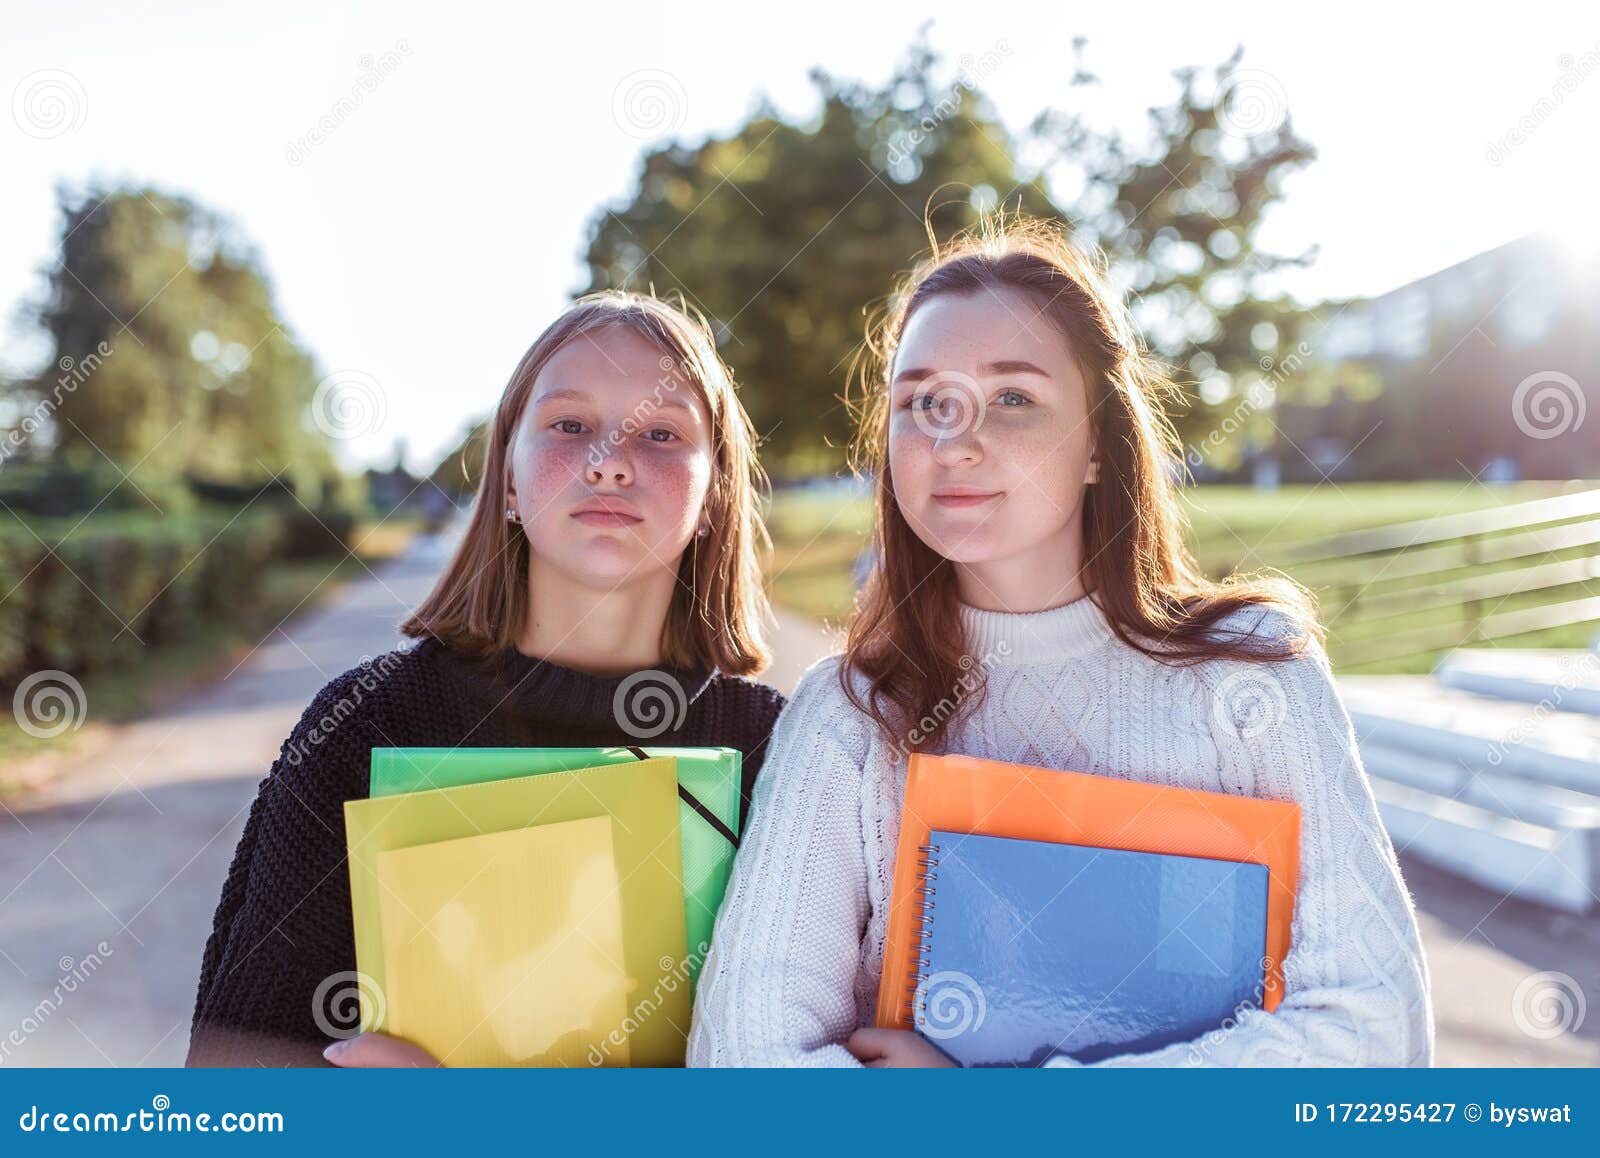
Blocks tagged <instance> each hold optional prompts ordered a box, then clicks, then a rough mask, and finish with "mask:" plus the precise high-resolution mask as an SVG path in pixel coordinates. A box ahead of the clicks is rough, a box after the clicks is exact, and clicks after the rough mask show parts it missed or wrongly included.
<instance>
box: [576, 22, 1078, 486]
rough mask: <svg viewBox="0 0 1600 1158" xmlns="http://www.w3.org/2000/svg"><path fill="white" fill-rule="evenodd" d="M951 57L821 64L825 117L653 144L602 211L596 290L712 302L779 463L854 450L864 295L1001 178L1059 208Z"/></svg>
mask: <svg viewBox="0 0 1600 1158" xmlns="http://www.w3.org/2000/svg"><path fill="white" fill-rule="evenodd" d="M936 64H937V58H936V56H935V55H934V54H933V52H932V51H931V50H930V49H928V48H927V47H926V45H924V44H918V45H917V46H915V47H914V48H913V50H912V52H911V53H910V55H909V57H908V59H907V60H906V61H905V62H904V63H903V64H902V65H900V66H899V67H898V68H897V69H896V71H895V73H894V76H893V77H892V78H891V79H890V81H889V83H888V84H887V85H886V86H884V87H882V88H873V87H870V86H867V85H862V84H856V83H845V82H841V81H839V80H836V79H834V78H833V77H830V76H829V75H828V74H826V73H824V72H821V71H820V70H819V71H815V72H813V73H812V78H811V79H812V82H813V84H814V85H815V86H816V89H817V93H818V96H819V98H820V102H821V107H820V110H819V112H818V114H817V117H816V119H815V123H813V124H811V125H809V126H804V125H794V124H789V123H787V122H785V121H784V120H783V119H782V118H780V117H779V116H778V115H777V114H776V113H775V112H774V111H772V110H771V109H770V108H762V109H759V110H758V111H757V112H756V114H755V115H754V116H752V117H751V118H750V120H749V121H748V122H747V123H746V124H744V125H743V126H742V127H741V128H740V129H739V130H738V131H737V132H735V133H733V134H732V135H731V136H730V137H728V138H726V139H715V138H714V139H711V140H707V141H706V142H704V143H703V144H701V145H699V146H695V147H691V146H687V145H682V144H679V143H676V142H674V143H670V144H667V145H664V146H662V147H660V148H657V149H654V150H652V151H650V152H649V153H647V154H646V156H645V157H644V161H643V165H642V169H641V173H640V177H639V184H638V188H637V189H636V190H635V192H634V194H633V196H632V197H631V198H630V199H629V201H628V202H627V203H626V204H624V205H621V206H618V207H615V208H612V209H609V210H607V211H605V212H603V213H601V214H600V215H599V216H598V217H597V219H596V220H595V222H594V224H593V226H592V233H591V237H590V241H589V246H588V264H589V269H590V282H589V285H588V287H587V288H588V289H591V290H593V289H604V288H621V289H641V288H646V287H653V288H654V289H655V290H656V291H657V292H661V291H669V290H675V291H678V292H681V293H682V294H683V295H684V297H685V298H686V300H687V301H688V302H689V303H690V304H692V305H694V306H696V307H698V308H699V309H701V310H702V311H703V312H704V313H705V314H706V315H707V317H708V318H709V320H710V321H711V323H712V325H713V328H714V330H715V332H716V334H717V338H718V343H719V346H720V348H721V351H722V354H723V356H724V357H725V358H726V359H727V360H728V362H729V364H730V365H731V366H732V367H733V369H734V372H735V374H736V376H737V377H738V378H739V380H740V381H741V382H742V383H743V385H744V387H745V389H744V392H743V398H744V402H745V406H746V408H747V409H748V410H749V412H750V415H751V419H752V420H753V421H754V423H755V425H756V429H757V430H758V431H759V432H760V434H761V436H762V438H763V443H764V445H763V455H764V457H765V458H766V459H767V461H768V462H769V464H771V465H774V466H780V467H781V466H787V467H788V468H790V469H796V470H804V469H815V468H817V467H821V466H827V465H832V464H835V463H837V462H838V461H840V459H841V458H842V447H843V446H844V445H845V443H846V441H847V440H848V438H849V436H850V433H851V428H850V418H849V415H848V413H847V410H846V408H845V407H844V406H843V405H842V401H841V396H842V395H843V393H844V385H845V379H846V376H847V372H848V364H849V362H850V357H851V354H852V352H853V351H854V350H855V349H856V347H857V346H858V344H859V343H860V341H861V338H862V334H863V328H864V324H865V313H864V311H865V310H866V309H867V307H868V306H869V305H870V304H871V303H872V302H874V301H875V300H876V299H881V298H882V297H883V296H884V295H885V294H886V292H887V291H888V289H889V287H890V284H891V282H892V281H893V279H894V276H895V274H896V273H897V272H899V271H901V270H903V269H905V268H906V267H907V266H909V265H910V264H911V263H912V262H913V261H914V259H915V258H916V256H917V254H918V252H919V251H921V250H923V249H925V248H926V247H927V245H928V231H929V230H930V229H931V230H932V231H933V232H934V233H935V234H936V235H937V236H939V237H941V238H944V237H949V236H950V235H951V234H952V233H954V232H955V231H956V230H957V229H960V228H962V227H964V226H967V225H970V224H972V223H974V222H975V221H976V220H977V217H978V214H979V211H980V209H982V208H985V207H986V206H988V205H992V204H993V203H994V201H995V199H996V198H997V197H998V196H1000V195H1002V194H1003V195H1009V196H1011V197H1012V198H1013V199H1015V200H1017V201H1018V202H1020V204H1021V206H1022V207H1023V208H1024V209H1026V210H1027V211H1029V212H1034V213H1041V214H1046V213H1050V212H1051V211H1052V206H1051V203H1050V200H1049V198H1048V197H1047V196H1046V195H1045V192H1044V189H1043V187H1042V185H1040V184H1038V183H1037V182H1028V181H1025V182H1022V183H1020V184H1019V183H1018V182H1017V180H1016V161H1015V157H1014V155H1013V149H1012V145H1011V143H1010V141H1009V139H1008V137H1007V134H1006V132H1005V130H1004V129H1003V127H1002V126H1001V125H1000V124H999V123H998V122H997V121H996V120H995V119H994V117H993V116H992V114H991V113H990V111H989V109H988V107H987V103H986V102H985V101H984V99H983V98H982V96H981V95H980V94H979V92H978V90H977V88H976V85H975V80H976V78H975V77H974V76H973V75H970V74H968V75H963V76H962V77H960V78H958V79H957V80H956V81H955V82H953V83H943V82H941V81H940V79H939V77H938V76H937V69H936Z"/></svg>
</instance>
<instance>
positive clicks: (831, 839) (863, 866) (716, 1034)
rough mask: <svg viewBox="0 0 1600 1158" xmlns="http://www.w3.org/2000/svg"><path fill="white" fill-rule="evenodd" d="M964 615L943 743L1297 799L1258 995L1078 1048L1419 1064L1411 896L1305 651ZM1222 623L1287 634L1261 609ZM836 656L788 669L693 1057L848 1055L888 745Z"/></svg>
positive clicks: (702, 1061)
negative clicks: (1283, 926)
mask: <svg viewBox="0 0 1600 1158" xmlns="http://www.w3.org/2000/svg"><path fill="white" fill-rule="evenodd" d="M961 615H962V620H963V627H964V629H965V631H966V640H967V644H968V651H969V653H970V654H971V656H972V657H973V659H974V660H975V661H977V662H979V663H981V664H983V665H984V666H985V667H986V668H987V670H988V693H987V696H986V698H985V699H984V700H983V702H982V703H981V705H980V706H979V708H978V709H977V711H976V712H973V713H967V714H963V715H962V716H961V718H959V719H958V721H957V723H956V724H955V726H953V727H952V729H951V731H950V733H949V734H948V735H947V738H946V740H945V742H944V743H943V744H942V745H941V746H940V748H939V750H940V751H942V752H946V753H950V752H959V753H964V754H966V755H971V756H979V757H984V758H988V759H994V760H1004V761H1009V762H1013V763H1019V764H1032V765H1039V766H1043V767H1048V768H1069V769H1073V770H1076V771H1083V772H1091V773H1094V774H1096V775H1101V776H1117V777H1126V778H1135V777H1136V778H1138V779H1141V780H1147V781H1151V782H1156V783H1161V784H1167V785H1172V786H1178V787H1185V788H1199V789H1205V790H1208V791H1213V792H1230V793H1234V794H1237V795H1249V796H1257V797H1266V798H1271V799H1276V800H1293V801H1297V802H1298V803H1299V804H1300V806H1301V813H1302V815H1301V833H1300V880H1299V895H1298V897H1297V900H1296V904H1295V910H1294V921H1293V925H1292V927H1291V934H1290V936H1291V941H1290V951H1289V955H1288V957H1287V958H1286V959H1285V962H1284V977H1285V996H1284V999H1283V1001H1282V1002H1281V1004H1280V1005H1279V1006H1278V1008H1277V1009H1276V1010H1275V1011H1274V1012H1272V1013H1267V1012H1264V1011H1262V1010H1260V1009H1255V1008H1248V1009H1245V1011H1244V1012H1243V1014H1242V1015H1241V1016H1240V1017H1238V1018H1237V1019H1236V1023H1235V1024H1233V1025H1231V1026H1228V1027H1226V1028H1223V1029H1219V1030H1217V1031H1215V1032H1214V1033H1211V1034H1208V1035H1206V1036H1205V1037H1203V1038H1200V1039H1197V1040H1196V1041H1194V1042H1181V1043H1177V1044H1174V1045H1170V1046H1167V1047H1165V1048H1163V1049H1159V1050H1155V1051H1152V1052H1149V1053H1141V1054H1122V1055H1119V1056H1116V1057H1112V1058H1108V1059H1105V1060H1104V1061H1100V1062H1095V1063H1092V1064H1094V1065H1100V1066H1177V1065H1210V1066H1240V1065H1243V1066H1252V1065H1253V1066H1293V1065H1368V1066H1373V1065H1376V1066H1426V1065H1430V1064H1431V1063H1432V1059H1433V1012H1432V1007H1431V1004H1430V1001H1429V981H1428V971H1427V965H1426V963H1425V961H1424V959H1423V956H1422V947H1421V943H1420V941H1419V938H1418V935H1417V923H1416V915H1415V911H1414V909H1413V907H1412V903H1411V898H1410V896H1409V895H1408V894H1407V892H1406V890H1405V887H1404V885H1403V883H1402V881H1401V878H1400V872H1399V868H1398V866H1397V864H1396V862H1395V856H1394V849H1393V846H1392V844H1391V843H1390V840H1389V837H1388V834H1387V833H1386V832H1385V831H1384V829H1383V827H1382V825H1381V824H1380V822H1379V819H1378V810H1377V805H1376V802H1375V801H1374V799H1373V795H1372V788H1371V786H1370V784H1369V782H1368V780H1367V776H1366V772H1365V770H1364V769H1363V767H1362V765H1361V759H1360V756H1359V754H1358V752H1357V750H1356V747H1355V739H1354V735H1353V733H1352V731H1351V727H1350V719H1349V716H1348V715H1347V714H1346V713H1345V710H1344V705H1343V704H1342V703H1341V701H1340V700H1339V697H1338V693H1337V691H1336V689H1335V687H1334V684H1333V680H1332V677H1331V674H1330V672H1329V669H1328V663H1327V659H1326V657H1325V655H1324V653H1323V652H1322V650H1321V648H1319V647H1315V646H1313V647H1312V649H1311V651H1310V652H1309V653H1308V654H1305V655H1302V656H1300V657H1298V658H1296V659H1292V660H1288V661H1282V662H1278V663H1272V664H1266V665H1259V664H1251V663H1247V662H1242V661H1231V660H1212V661H1207V662H1204V663H1200V664H1197V665H1193V666H1189V667H1179V666H1169V665H1165V664H1161V663H1158V662H1157V661H1155V660H1153V659H1151V658H1149V657H1148V656H1145V655H1143V654H1141V653H1140V652H1138V651H1136V650H1134V649H1132V648H1129V647H1128V646H1126V645H1125V644H1123V643H1122V642H1121V641H1120V640H1118V639H1117V638H1116V637H1115V636H1114V635H1113V634H1112V632H1111V629H1110V626H1109V625H1108V624H1107V622H1106V619H1105V617H1104V614H1103V613H1102V612H1101V610H1100V608H1099V607H1098V606H1097V605H1096V604H1095V603H1094V602H1093V600H1092V599H1091V598H1088V597H1085V598H1080V599H1078V600H1076V601H1074V602H1072V603H1068V604H1065V605H1064V606H1061V607H1058V608H1054V609H1051V610H1048V611H1041V612H1037V613H1032V614H1005V613H999V612H991V611H982V610H978V609H976V608H973V607H969V606H965V605H963V607H962V610H961ZM1219 629H1223V630H1232V631H1235V632H1245V631H1253V632H1255V633H1256V634H1258V635H1260V634H1263V633H1272V634H1274V635H1280V636H1281V634H1283V633H1287V632H1290V631H1292V630H1293V628H1292V627H1291V626H1290V624H1289V621H1288V620H1287V619H1286V618H1285V617H1284V616H1283V615H1282V614H1281V613H1278V612H1276V611H1270V612H1268V611H1263V610H1261V609H1252V610H1249V611H1245V612H1240V613H1237V614H1236V615H1235V616H1234V617H1232V618H1231V619H1230V620H1229V621H1227V622H1225V623H1224V624H1222V625H1220V628H1219ZM839 663H840V657H838V656H830V657H829V658H827V659H824V660H821V661H819V662H818V663H816V664H814V665H813V666H812V667H811V668H810V669H809V670H808V671H807V672H806V673H805V675H804V676H803V677H802V679H801V681H800V684H799V686H798V687H797V688H796V689H795V693H794V696H793V697H792V698H791V699H790V700H789V703H788V706H787V707H786V708H785V710H784V712H783V714H782V716H781V717H779V720H778V724H777V727H776V730H775V732H774V734H773V737H772V740H771V741H770V744H769V748H768V755H767V760H766V764H765V765H764V767H763V770H762V774H761V776H760V778H759V779H758V781H757V786H756V790H755V797H754V802H753V805H752V814H751V819H750V824H749V828H748V830H747V834H746V836H745V839H744V843H743V846H742V848H741V849H740V852H739V855H738V859H737V860H736V862H735V864H734V869H733V874H732V878H731V880H730V882H729V887H728V892H727V897H726V899H725V901H724V902H723V906H722V909H721V912H720V913H719V914H718V917H717V923H716V933H715V938H714V940H713V943H712V947H711V950H710V953H709V954H708V956H707V957H706V960H705V963H704V967H703V969H702V972H701V975H700V981H699V988H698V993H697V996H696V1004H695V1011H694V1023H693V1027H692V1029H691V1031H690V1035H689V1056H688V1060H689V1064H690V1065H692V1066H714V1065H797V1066H854V1065H857V1064H859V1063H857V1062H856V1061H855V1059H854V1058H853V1057H852V1056H851V1055H850V1053H849V1052H848V1051H847V1050H846V1049H845V1047H844V1042H845V1040H846V1039H847V1038H848V1037H849V1036H850V1034H851V1033H852V1032H853V1031H854V1030H855V1029H857V1028H858V1027H862V1026H868V1025H871V1024H872V1022H873V1016H874V1011H875V1006H876V1002H877V994H878V980H879V977H880V974H881V972H882V967H883V945H884V936H885V923H886V920H887V916H888V910H889V894H890V882H891V878H892V875H893V871H894V856H895V843H896V840H897V838H898V835H899V828H900V808H901V802H902V794H903V791H904V783H905V762H904V759H903V757H899V756H897V754H896V753H895V752H894V751H893V749H892V746H891V744H890V743H888V742H887V741H886V739H885V737H884V736H883V735H882V734H881V732H880V731H879V730H878V729H877V728H876V726H875V725H874V724H873V723H872V721H871V720H870V719H868V718H867V717H865V716H864V715H862V714H861V713H860V712H858V711H857V710H856V709H855V707H854V706H853V705H852V704H851V703H850V702H849V700H848V699H846V698H845V696H844V694H843V692H842V691H841V689H840V688H839V684H838V675H837V669H838V665H839ZM1051 1064H1061V1065H1070V1066H1076V1065H1079V1064H1080V1063H1078V1062H1076V1061H1073V1060H1072V1059H1070V1058H1067V1057H1065V1056H1064V1055H1058V1057H1057V1058H1055V1059H1053V1061H1052V1063H1051Z"/></svg>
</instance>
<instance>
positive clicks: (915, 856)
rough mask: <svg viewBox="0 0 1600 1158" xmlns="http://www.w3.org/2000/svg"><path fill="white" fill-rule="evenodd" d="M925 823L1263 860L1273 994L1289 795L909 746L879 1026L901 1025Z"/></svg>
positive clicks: (1292, 850) (1288, 853)
mask: <svg viewBox="0 0 1600 1158" xmlns="http://www.w3.org/2000/svg"><path fill="white" fill-rule="evenodd" d="M935 828H938V829H943V830H945V831H947V832H966V833H978V834H982V835H984V836H1008V837H1014V838H1017V839H1022V840H1046V841H1053V842H1054V843H1057V844H1078V845H1088V846H1091V847H1094V848H1120V849H1126V850H1128V851H1130V852H1157V853H1168V854H1170V855H1175V856H1202V857H1209V858H1211V859H1213V860H1232V861H1249V862H1252V863H1255V864H1261V865H1265V866H1266V867H1267V875H1268V880H1269V884H1268V891H1267V953H1266V960H1267V970H1266V986H1265V993H1264V996H1263V999H1262V1004H1263V1006H1264V1007H1265V1008H1266V1010H1267V1011H1268V1012H1269V1013H1270V1012H1271V1011H1272V1010H1274V1009H1276V1008H1277V1007H1278V1003H1279V1002H1280V1001H1282V1000H1283V959H1284V958H1285V957H1286V956H1288V953H1289V927H1290V923H1291V921H1292V920H1293V918H1294V898H1295V888H1296V885H1297V882H1298V877H1299V872H1300V806H1299V805H1298V804H1295V803H1293V802H1292V801H1280V800H1258V799H1255V798H1253V797H1248V796H1232V795H1229V794H1228V793H1225V792H1203V791H1200V790H1199V789H1194V788H1168V787H1165V786H1163V785H1159V784H1146V783H1143V782H1141V781H1137V780H1118V779H1114V778H1112V777H1109V776H1091V775H1089V774H1087V773H1084V772H1062V771H1056V770H1053V769H1049V768H1031V767H1029V766H1027V765H1025V764H1006V763H1002V762H1000V761H998V760H979V759H977V758H976V757H973V756H927V755H922V754H914V755H913V756H912V757H911V760H910V767H909V769H908V771H907V773H906V793H905V809H904V812H903V814H902V816H901V821H900V843H899V846H898V847H897V849H896V852H895V862H894V886H893V891H892V893H891V895H890V902H889V929H888V939H887V943H886V944H885V946H884V953H883V981H882V983H881V984H880V986H879V988H878V1012H877V1019H876V1020H877V1024H878V1026H880V1027H881V1028H885V1029H910V1028H911V999H912V995H913V993H914V992H915V989H916V975H917V944H918V936H917V930H918V927H919V924H918V923H919V919H920V916H921V911H922V910H921V898H920V896H919V895H918V886H919V884H920V880H919V877H918V871H919V870H918V863H917V862H918V860H919V859H920V857H919V851H918V850H919V849H920V848H921V847H922V846H923V845H926V844H928V843H929V832H930V831H931V830H932V829H935Z"/></svg>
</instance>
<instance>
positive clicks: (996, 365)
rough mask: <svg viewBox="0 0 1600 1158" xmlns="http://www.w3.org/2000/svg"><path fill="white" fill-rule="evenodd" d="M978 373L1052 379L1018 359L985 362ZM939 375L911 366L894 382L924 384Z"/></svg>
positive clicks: (926, 369) (920, 367)
mask: <svg viewBox="0 0 1600 1158" xmlns="http://www.w3.org/2000/svg"><path fill="white" fill-rule="evenodd" d="M978 372H979V373H980V374H986V375H994V376H998V375H1001V374H1037V375H1038V376H1039V377H1041V378H1048V377H1050V375H1049V374H1046V373H1045V372H1044V371H1043V370H1041V369H1039V367H1037V366H1035V365H1034V364H1033V363H1032V362H1026V361H1023V360H1021V359H1016V358H1011V359H1006V360H1003V361H999V362H985V363H984V364H983V365H982V366H979V367H978ZM938 373H940V371H938V370H933V369H930V368H929V367H926V366H911V367H908V368H906V369H904V370H902V371H900V373H898V374H896V375H895V376H894V380H895V383H896V384H897V385H898V384H899V383H901V382H922V381H924V380H926V379H928V378H932V377H934V376H935V375H936V374H938Z"/></svg>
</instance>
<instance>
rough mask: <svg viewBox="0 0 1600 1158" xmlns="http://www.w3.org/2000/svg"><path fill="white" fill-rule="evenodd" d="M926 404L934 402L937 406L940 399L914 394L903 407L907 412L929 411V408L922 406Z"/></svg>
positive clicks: (928, 395)
mask: <svg viewBox="0 0 1600 1158" xmlns="http://www.w3.org/2000/svg"><path fill="white" fill-rule="evenodd" d="M924 402H932V403H934V404H935V405H937V404H938V402H939V399H938V398H936V397H934V396H933V395H932V394H913V395H912V396H911V397H910V398H907V399H906V400H905V402H904V403H902V406H903V407H904V409H906V410H927V409H928V407H926V406H924V405H922V404H923V403H924Z"/></svg>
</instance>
